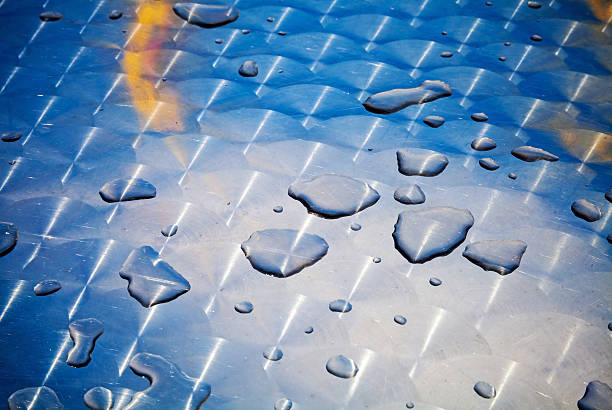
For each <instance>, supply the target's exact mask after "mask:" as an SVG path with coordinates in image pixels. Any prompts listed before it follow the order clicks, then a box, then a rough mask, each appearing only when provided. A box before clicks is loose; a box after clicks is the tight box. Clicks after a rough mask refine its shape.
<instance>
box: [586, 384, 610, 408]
mask: <svg viewBox="0 0 612 410" xmlns="http://www.w3.org/2000/svg"><path fill="white" fill-rule="evenodd" d="M610 404H612V389H611V388H610V386H608V385H607V384H606V383H603V382H600V381H599V380H594V381H592V382H589V384H587V387H586V390H585V392H584V395H583V396H582V398H581V399H580V400H578V408H579V409H580V410H603V409H609V408H610Z"/></svg>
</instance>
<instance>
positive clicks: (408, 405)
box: [406, 401, 414, 409]
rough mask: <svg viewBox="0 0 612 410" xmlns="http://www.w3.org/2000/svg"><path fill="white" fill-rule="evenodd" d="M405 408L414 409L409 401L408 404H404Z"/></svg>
mask: <svg viewBox="0 0 612 410" xmlns="http://www.w3.org/2000/svg"><path fill="white" fill-rule="evenodd" d="M406 408H407V409H414V403H413V402H411V401H409V402H408V403H406Z"/></svg>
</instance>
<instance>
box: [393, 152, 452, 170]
mask: <svg viewBox="0 0 612 410" xmlns="http://www.w3.org/2000/svg"><path fill="white" fill-rule="evenodd" d="M447 165H448V158H446V156H444V155H442V154H440V153H439V152H435V151H429V150H418V151H417V150H412V149H406V148H402V149H399V150H397V168H398V170H399V172H400V173H402V174H404V175H407V176H411V175H419V176H422V177H434V176H436V175H438V174H440V173H441V172H442V171H444V169H445V168H446V166H447Z"/></svg>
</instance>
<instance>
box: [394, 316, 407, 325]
mask: <svg viewBox="0 0 612 410" xmlns="http://www.w3.org/2000/svg"><path fill="white" fill-rule="evenodd" d="M393 321H394V322H395V323H397V324H398V325H402V326H403V325H405V324H406V322H407V321H408V319H406V318H405V317H404V316H402V315H395V316H393Z"/></svg>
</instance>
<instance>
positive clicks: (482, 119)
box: [470, 112, 489, 122]
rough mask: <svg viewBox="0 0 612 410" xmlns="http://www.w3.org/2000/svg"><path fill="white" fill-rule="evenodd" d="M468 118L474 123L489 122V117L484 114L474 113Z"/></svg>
mask: <svg viewBox="0 0 612 410" xmlns="http://www.w3.org/2000/svg"><path fill="white" fill-rule="evenodd" d="M470 117H471V118H472V119H473V120H474V121H476V122H485V121H488V120H489V116H488V115H487V114H485V113H484V112H475V113H474V114H472V115H471V116H470Z"/></svg>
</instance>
